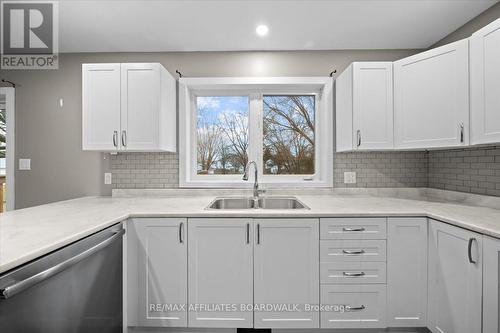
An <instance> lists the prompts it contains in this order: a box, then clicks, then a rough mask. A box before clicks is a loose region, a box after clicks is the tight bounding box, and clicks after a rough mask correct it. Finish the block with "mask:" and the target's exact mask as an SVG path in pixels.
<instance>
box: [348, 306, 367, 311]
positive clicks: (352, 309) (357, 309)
mask: <svg viewBox="0 0 500 333" xmlns="http://www.w3.org/2000/svg"><path fill="white" fill-rule="evenodd" d="M345 309H346V310H347V311H361V310H364V309H366V307H365V306H364V305H361V306H349V305H348V306H346V307H345Z"/></svg>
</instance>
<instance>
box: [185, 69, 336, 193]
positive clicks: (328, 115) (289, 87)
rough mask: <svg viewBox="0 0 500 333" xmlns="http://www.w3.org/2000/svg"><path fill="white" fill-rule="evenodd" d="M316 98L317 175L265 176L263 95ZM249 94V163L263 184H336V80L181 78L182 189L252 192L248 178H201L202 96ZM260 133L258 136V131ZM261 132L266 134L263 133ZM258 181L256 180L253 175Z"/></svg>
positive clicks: (212, 176)
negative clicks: (199, 120) (254, 164)
mask: <svg viewBox="0 0 500 333" xmlns="http://www.w3.org/2000/svg"><path fill="white" fill-rule="evenodd" d="M294 94H295V95H314V96H315V97H316V99H315V107H316V110H315V133H314V136H315V154H314V156H315V157H314V158H315V174H314V175H264V174H263V165H262V164H263V161H262V141H261V140H260V138H262V111H263V110H262V109H263V105H262V96H263V95H294ZM230 95H236V96H249V113H250V115H249V132H250V133H249V137H250V140H251V141H250V143H249V151H248V158H249V161H252V160H255V162H257V164H258V171H259V183H260V184H265V187H267V188H273V187H332V186H333V79H332V78H330V77H265V78H181V79H179V186H180V187H185V188H248V187H251V186H252V184H253V179H250V181H248V182H246V181H243V180H242V175H198V174H197V160H196V159H197V154H196V149H197V147H196V119H197V115H196V114H197V108H196V97H198V96H230ZM256 131H257V133H256ZM259 133H260V135H259ZM252 175H253V171H252ZM252 178H253V177H252Z"/></svg>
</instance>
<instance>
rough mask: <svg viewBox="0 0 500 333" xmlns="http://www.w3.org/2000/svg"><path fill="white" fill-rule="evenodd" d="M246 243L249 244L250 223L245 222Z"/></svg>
mask: <svg viewBox="0 0 500 333" xmlns="http://www.w3.org/2000/svg"><path fill="white" fill-rule="evenodd" d="M246 237H247V244H250V223H247V234H246Z"/></svg>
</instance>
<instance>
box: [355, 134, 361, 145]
mask: <svg viewBox="0 0 500 333" xmlns="http://www.w3.org/2000/svg"><path fill="white" fill-rule="evenodd" d="M356 139H357V142H356V147H357V148H359V146H361V130H357V132H356Z"/></svg>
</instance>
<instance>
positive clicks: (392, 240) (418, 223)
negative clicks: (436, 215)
mask: <svg viewBox="0 0 500 333" xmlns="http://www.w3.org/2000/svg"><path fill="white" fill-rule="evenodd" d="M387 229H388V237H387V297H388V298H387V326H390V327H426V326H427V219H426V218H389V219H388V221H387Z"/></svg>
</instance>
